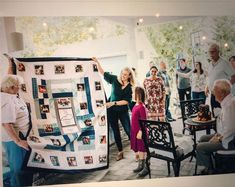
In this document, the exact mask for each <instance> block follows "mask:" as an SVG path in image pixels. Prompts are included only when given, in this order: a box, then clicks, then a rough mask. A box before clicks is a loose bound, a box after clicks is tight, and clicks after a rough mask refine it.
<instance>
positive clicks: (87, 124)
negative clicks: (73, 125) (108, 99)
mask: <svg viewBox="0 0 235 187" xmlns="http://www.w3.org/2000/svg"><path fill="white" fill-rule="evenodd" d="M84 123H85V125H86V126H87V127H90V126H91V125H92V121H91V119H86V120H84Z"/></svg>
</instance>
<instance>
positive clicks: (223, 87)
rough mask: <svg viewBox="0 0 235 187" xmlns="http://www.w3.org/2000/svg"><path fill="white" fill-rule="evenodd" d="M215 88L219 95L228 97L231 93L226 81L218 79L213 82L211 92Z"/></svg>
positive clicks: (230, 87) (229, 85)
mask: <svg viewBox="0 0 235 187" xmlns="http://www.w3.org/2000/svg"><path fill="white" fill-rule="evenodd" d="M215 88H218V89H219V92H220V93H223V94H224V95H228V94H230V93H231V89H232V85H231V83H230V81H229V80H227V79H218V80H216V81H215V82H214V86H213V90H215Z"/></svg>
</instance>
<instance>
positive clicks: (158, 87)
mask: <svg viewBox="0 0 235 187" xmlns="http://www.w3.org/2000/svg"><path fill="white" fill-rule="evenodd" d="M157 72H158V69H157V67H156V66H152V67H151V68H150V73H151V76H150V77H147V78H145V80H144V83H143V84H144V88H145V92H146V98H147V101H146V103H147V109H148V111H147V114H148V117H149V118H157V119H159V120H160V121H165V94H166V91H165V86H164V82H163V80H162V78H161V77H158V76H157Z"/></svg>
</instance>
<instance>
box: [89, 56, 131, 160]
mask: <svg viewBox="0 0 235 187" xmlns="http://www.w3.org/2000/svg"><path fill="white" fill-rule="evenodd" d="M92 60H93V61H94V62H95V63H96V64H97V67H98V70H99V72H100V73H101V74H102V75H103V76H104V79H105V81H107V82H108V83H109V84H111V85H112V91H111V95H110V99H109V102H107V103H106V107H107V115H108V122H109V124H110V125H111V128H112V130H113V133H114V139H115V143H116V145H117V148H118V155H117V157H116V160H117V161H119V160H121V159H123V158H124V155H123V147H122V140H121V135H120V129H119V126H118V120H120V121H121V124H122V126H123V128H124V130H125V132H126V134H127V136H128V137H129V139H130V117H129V112H128V105H129V103H130V102H131V99H132V86H133V85H134V75H133V72H132V70H131V69H130V68H124V69H122V71H121V73H120V76H119V77H118V76H116V75H111V74H110V73H108V72H104V70H103V68H102V67H101V65H100V63H99V61H98V60H97V59H96V58H95V57H93V58H92Z"/></svg>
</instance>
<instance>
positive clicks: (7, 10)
mask: <svg viewBox="0 0 235 187" xmlns="http://www.w3.org/2000/svg"><path fill="white" fill-rule="evenodd" d="M234 10H235V1H234V0H223V1H221V0H0V16H154V15H155V14H156V13H159V14H160V15H161V16H209V15H218V16H221V15H235V11H234Z"/></svg>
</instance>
